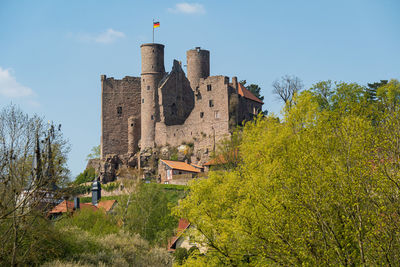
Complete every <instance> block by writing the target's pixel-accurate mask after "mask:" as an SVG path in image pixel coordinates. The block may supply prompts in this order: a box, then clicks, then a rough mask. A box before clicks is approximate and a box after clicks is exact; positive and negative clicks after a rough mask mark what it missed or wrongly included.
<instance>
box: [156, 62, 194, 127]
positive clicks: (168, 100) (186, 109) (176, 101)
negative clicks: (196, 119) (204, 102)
mask: <svg viewBox="0 0 400 267" xmlns="http://www.w3.org/2000/svg"><path fill="white" fill-rule="evenodd" d="M158 91H159V92H158V95H159V108H160V121H161V122H164V123H165V124H166V125H178V124H183V123H184V122H185V120H186V119H187V117H188V116H189V115H190V113H191V112H192V110H193V107H194V93H193V90H192V88H191V87H190V83H189V80H188V79H187V78H186V76H185V72H184V71H183V70H182V67H181V64H180V63H179V62H178V61H176V60H174V64H173V67H172V71H171V72H170V73H169V75H168V76H167V77H166V78H165V80H164V81H163V82H162V84H161V86H160V88H159V89H158Z"/></svg>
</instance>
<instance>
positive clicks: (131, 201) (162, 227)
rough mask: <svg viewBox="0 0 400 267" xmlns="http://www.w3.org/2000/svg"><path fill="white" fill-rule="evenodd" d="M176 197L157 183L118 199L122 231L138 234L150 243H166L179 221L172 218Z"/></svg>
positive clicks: (139, 188)
mask: <svg viewBox="0 0 400 267" xmlns="http://www.w3.org/2000/svg"><path fill="white" fill-rule="evenodd" d="M174 201H177V199H175V195H171V194H169V193H167V192H166V191H165V190H163V189H162V187H160V186H159V185H157V184H140V185H139V186H138V188H137V190H135V192H133V193H132V194H130V195H127V196H123V197H121V199H120V201H119V205H118V214H119V216H120V219H121V221H122V223H123V228H124V230H125V231H128V232H131V233H137V234H139V235H140V236H141V237H143V238H144V239H146V240H147V241H149V242H150V243H152V244H154V243H159V244H164V245H166V244H167V241H168V238H169V237H171V236H172V235H173V230H174V229H175V228H176V226H177V223H178V220H177V218H176V217H174V216H172V215H171V208H172V207H173V206H174V204H173V203H174Z"/></svg>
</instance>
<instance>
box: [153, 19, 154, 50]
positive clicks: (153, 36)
mask: <svg viewBox="0 0 400 267" xmlns="http://www.w3.org/2000/svg"><path fill="white" fill-rule="evenodd" d="M153 44H154V19H153Z"/></svg>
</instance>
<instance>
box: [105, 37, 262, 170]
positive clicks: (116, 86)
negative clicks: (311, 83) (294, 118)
mask: <svg viewBox="0 0 400 267" xmlns="http://www.w3.org/2000/svg"><path fill="white" fill-rule="evenodd" d="M140 48H141V60H142V66H141V76H140V77H130V76H126V77H125V78H123V79H122V80H117V79H114V78H107V77H106V75H101V90H102V99H101V159H102V160H103V161H105V162H107V160H108V161H110V158H114V159H115V158H118V160H120V161H122V162H124V164H128V165H131V166H139V167H140V165H142V167H143V165H145V164H143V162H142V159H141V155H144V154H147V155H151V153H154V150H155V149H157V148H158V149H160V148H162V147H177V146H180V145H182V144H191V146H192V148H193V151H192V154H191V156H190V159H189V160H190V161H191V162H193V163H197V164H202V163H204V162H206V161H208V160H209V157H210V154H211V153H212V151H214V150H215V147H216V144H218V142H220V141H221V140H223V139H225V138H227V137H229V136H230V133H231V131H232V130H233V129H234V128H235V127H236V125H240V124H241V123H242V122H243V121H246V120H251V119H252V118H253V116H255V115H257V114H258V113H259V112H260V111H261V110H262V105H263V102H262V101H261V100H259V99H258V98H257V97H255V96H254V95H253V94H252V93H251V92H250V91H248V90H247V89H246V88H245V87H244V86H243V85H241V84H240V83H238V81H237V78H236V77H232V79H231V81H230V80H229V77H226V76H221V75H219V76H210V52H209V51H208V50H204V49H201V48H200V47H196V48H195V49H191V50H189V51H187V53H186V55H187V75H186V74H185V72H184V71H183V69H182V65H181V63H180V62H179V61H177V60H174V62H173V67H172V70H171V72H169V73H168V72H165V67H164V45H162V44H156V43H149V44H142V45H141V46H140ZM114 161H115V160H114ZM115 164H118V163H115ZM103 172H107V170H103ZM103 175H104V173H103Z"/></svg>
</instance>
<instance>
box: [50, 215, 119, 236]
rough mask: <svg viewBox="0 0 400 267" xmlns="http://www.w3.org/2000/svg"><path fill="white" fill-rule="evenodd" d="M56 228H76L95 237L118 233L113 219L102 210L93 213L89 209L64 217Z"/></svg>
mask: <svg viewBox="0 0 400 267" xmlns="http://www.w3.org/2000/svg"><path fill="white" fill-rule="evenodd" d="M57 226H58V227H67V226H69V227H78V228H80V229H82V230H84V231H87V232H89V233H91V234H93V235H95V236H99V235H107V234H113V233H117V232H118V231H119V228H118V225H117V221H116V220H115V218H114V217H112V216H109V215H107V214H106V213H104V212H103V211H102V210H96V211H93V210H91V209H84V210H80V211H77V212H75V213H74V215H73V216H68V215H66V216H65V217H63V218H62V219H61V220H60V221H58V222H57Z"/></svg>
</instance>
